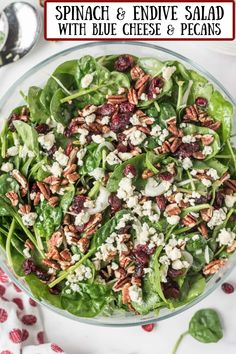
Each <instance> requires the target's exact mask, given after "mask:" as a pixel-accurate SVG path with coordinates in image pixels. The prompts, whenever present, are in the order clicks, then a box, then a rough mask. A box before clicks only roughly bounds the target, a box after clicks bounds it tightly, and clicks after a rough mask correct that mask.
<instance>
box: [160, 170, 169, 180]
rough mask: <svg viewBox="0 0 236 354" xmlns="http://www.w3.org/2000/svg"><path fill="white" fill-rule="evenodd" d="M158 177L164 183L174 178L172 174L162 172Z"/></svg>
mask: <svg viewBox="0 0 236 354" xmlns="http://www.w3.org/2000/svg"><path fill="white" fill-rule="evenodd" d="M158 177H159V178H160V179H162V180H163V181H170V180H171V179H172V178H173V175H172V174H171V173H170V172H168V171H165V172H161V173H160V174H159V176H158Z"/></svg>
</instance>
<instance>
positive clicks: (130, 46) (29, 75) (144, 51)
mask: <svg viewBox="0 0 236 354" xmlns="http://www.w3.org/2000/svg"><path fill="white" fill-rule="evenodd" d="M124 53H129V54H133V55H137V56H139V57H142V56H149V57H156V58H158V59H161V60H178V61H180V62H182V63H183V64H184V65H185V66H186V67H187V68H188V69H194V70H197V71H198V72H200V73H201V74H202V75H203V76H205V77H206V78H207V79H208V80H209V81H210V82H211V83H212V84H213V85H214V86H215V87H216V88H217V89H218V90H219V91H220V92H221V93H222V94H223V95H224V96H225V98H226V99H227V100H229V101H230V102H231V103H232V104H233V106H234V107H236V102H234V99H233V98H232V97H231V95H230V94H229V93H228V92H227V91H226V90H225V88H224V87H223V86H222V85H221V83H219V82H218V81H217V80H216V79H215V78H214V77H213V76H212V75H211V74H209V73H208V72H206V71H205V70H204V69H203V68H201V67H200V66H198V65H197V64H195V63H193V62H192V61H191V60H189V59H187V58H185V57H183V56H182V55H180V54H177V53H175V52H173V51H170V50H168V49H165V48H162V47H159V46H156V45H153V44H148V43H138V42H131V43H130V42H125V41H124V42H112V41H109V42H95V43H89V44H82V45H78V46H75V47H73V48H69V49H67V50H64V51H62V52H59V53H58V54H55V55H53V56H51V57H49V58H48V59H46V60H44V61H42V62H41V63H39V64H38V65H36V66H35V67H33V68H32V69H31V70H29V71H28V72H26V73H25V74H24V75H23V76H22V77H21V78H20V79H19V80H17V81H16V82H15V83H14V84H13V85H12V86H11V87H10V89H9V90H8V91H7V92H6V93H5V95H4V96H3V97H2V98H1V99H0V128H1V126H2V123H3V121H4V119H6V117H8V115H9V112H10V111H11V110H12V109H13V108H14V107H16V106H17V105H20V104H21V103H22V98H21V95H20V91H23V92H27V90H28V88H29V87H30V86H33V85H37V86H41V85H43V84H45V82H46V81H47V79H48V76H49V73H51V72H53V70H54V69H55V68H56V67H57V66H58V65H59V64H61V63H63V62H64V61H67V60H71V59H78V58H80V57H81V56H83V55H85V54H89V55H92V56H95V57H99V56H104V55H111V54H124ZM235 265H236V254H234V255H232V256H231V258H230V260H229V261H228V262H227V264H226V265H225V267H224V268H222V269H220V271H219V272H218V273H217V274H215V275H214V276H213V277H212V278H211V279H210V280H209V282H208V283H207V286H206V289H205V291H204V293H203V294H202V295H200V296H199V297H198V298H196V299H195V300H194V301H192V302H190V303H188V304H187V305H184V306H182V307H179V308H177V309H175V310H167V309H162V310H161V311H160V313H159V314H158V315H157V314H154V313H150V314H148V315H145V316H141V315H132V314H131V313H125V312H119V313H115V314H113V315H111V316H109V317H104V316H103V317H102V316H98V317H95V318H89V319H87V318H81V317H76V316H74V315H72V314H70V313H68V312H66V311H64V310H61V309H58V308H56V307H54V306H52V305H51V304H49V303H46V302H44V301H42V302H40V303H41V304H42V305H44V306H45V307H47V308H48V309H50V310H52V311H54V312H56V313H58V314H59V315H61V316H64V317H67V318H70V319H73V320H76V321H78V322H84V323H89V324H93V325H99V326H135V325H141V324H145V323H150V322H155V321H158V322H159V321H162V320H164V319H168V318H171V317H172V316H176V315H177V314H179V313H181V312H183V311H185V310H187V309H189V308H190V307H192V306H193V305H195V304H196V303H198V302H200V301H201V300H203V299H204V298H206V297H207V296H208V295H209V294H210V293H212V292H213V291H214V290H215V289H216V288H217V287H218V286H219V285H220V284H221V283H222V282H223V281H224V280H225V279H226V277H227V276H228V275H229V273H230V272H231V271H232V269H233V268H234V266H235ZM0 266H1V267H2V269H3V270H4V271H5V272H6V273H7V274H8V275H9V276H10V278H11V279H12V281H13V282H15V283H16V284H17V286H19V287H20V288H21V289H22V290H23V291H24V292H26V293H27V294H28V295H29V296H32V295H31V293H30V290H29V288H28V287H27V285H26V284H25V283H24V281H23V280H22V279H19V278H17V277H16V276H15V275H14V273H13V271H12V270H11V269H10V267H9V266H8V264H7V260H6V255H5V252H4V251H2V250H0ZM35 300H36V301H38V300H37V299H35Z"/></svg>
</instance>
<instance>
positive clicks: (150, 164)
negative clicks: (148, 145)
mask: <svg viewBox="0 0 236 354" xmlns="http://www.w3.org/2000/svg"><path fill="white" fill-rule="evenodd" d="M159 160H160V157H159V156H157V155H156V154H154V153H153V152H152V151H148V152H147V154H146V166H147V168H148V169H149V170H151V171H152V172H153V173H155V174H157V173H158V169H157V168H156V167H155V166H154V165H155V164H156V163H157V162H158V161H159Z"/></svg>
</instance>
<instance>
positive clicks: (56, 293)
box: [48, 286, 61, 295]
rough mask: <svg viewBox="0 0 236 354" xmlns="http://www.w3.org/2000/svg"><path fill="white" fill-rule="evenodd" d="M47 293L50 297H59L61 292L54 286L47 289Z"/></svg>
mask: <svg viewBox="0 0 236 354" xmlns="http://www.w3.org/2000/svg"><path fill="white" fill-rule="evenodd" d="M48 291H49V292H50V294H52V295H59V294H60V292H61V290H60V289H59V288H58V287H57V286H54V287H53V288H48Z"/></svg>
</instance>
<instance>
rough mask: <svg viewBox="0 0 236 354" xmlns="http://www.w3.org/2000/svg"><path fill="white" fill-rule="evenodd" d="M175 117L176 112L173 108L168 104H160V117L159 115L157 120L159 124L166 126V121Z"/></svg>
mask: <svg viewBox="0 0 236 354" xmlns="http://www.w3.org/2000/svg"><path fill="white" fill-rule="evenodd" d="M175 116H176V111H175V109H174V107H173V106H172V105H171V104H170V103H165V102H163V103H160V115H159V120H160V123H162V125H163V126H166V121H167V120H168V119H169V118H171V117H175Z"/></svg>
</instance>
